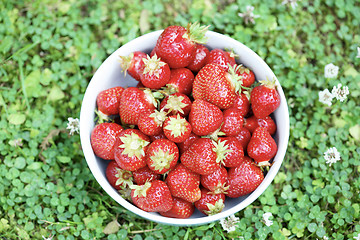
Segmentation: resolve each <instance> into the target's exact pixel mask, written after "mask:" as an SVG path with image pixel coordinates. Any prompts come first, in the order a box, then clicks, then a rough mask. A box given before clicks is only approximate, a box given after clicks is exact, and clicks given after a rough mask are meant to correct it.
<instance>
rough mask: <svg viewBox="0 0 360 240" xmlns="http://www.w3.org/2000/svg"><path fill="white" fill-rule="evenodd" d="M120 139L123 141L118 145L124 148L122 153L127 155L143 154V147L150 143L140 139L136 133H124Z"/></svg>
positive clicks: (138, 156)
mask: <svg viewBox="0 0 360 240" xmlns="http://www.w3.org/2000/svg"><path fill="white" fill-rule="evenodd" d="M120 140H121V141H122V142H123V144H121V145H120V146H119V147H120V148H123V149H124V151H123V154H126V155H128V156H129V157H133V156H136V157H137V158H140V157H141V156H145V151H144V147H145V146H147V145H148V144H149V143H150V142H148V141H146V140H143V139H141V138H140V137H139V135H137V134H136V133H131V134H125V135H124V136H122V137H120Z"/></svg>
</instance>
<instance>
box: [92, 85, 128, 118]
mask: <svg viewBox="0 0 360 240" xmlns="http://www.w3.org/2000/svg"><path fill="white" fill-rule="evenodd" d="M123 91H124V88H123V87H113V88H109V89H105V90H103V91H101V92H100V93H99V94H98V95H97V97H96V104H97V108H98V111H99V112H101V113H102V114H104V115H106V116H110V115H115V114H119V105H120V97H121V94H122V92H123Z"/></svg>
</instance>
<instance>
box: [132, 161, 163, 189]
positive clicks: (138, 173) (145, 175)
mask: <svg viewBox="0 0 360 240" xmlns="http://www.w3.org/2000/svg"><path fill="white" fill-rule="evenodd" d="M132 175H133V178H134V183H136V184H137V185H143V184H145V183H146V182H153V181H155V180H160V178H161V175H160V174H157V173H155V172H154V171H153V170H151V169H150V168H149V167H148V166H147V165H146V166H145V167H143V168H140V169H138V170H135V171H133V172H132Z"/></svg>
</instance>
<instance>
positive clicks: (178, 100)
mask: <svg viewBox="0 0 360 240" xmlns="http://www.w3.org/2000/svg"><path fill="white" fill-rule="evenodd" d="M160 109H162V110H163V111H164V112H166V113H168V114H170V115H176V114H178V113H179V114H180V116H182V117H186V116H187V115H189V112H190V109H191V100H190V98H189V97H188V96H186V95H185V94H183V93H179V92H177V93H174V94H171V95H169V96H167V97H165V98H164V99H163V100H162V101H161V103H160Z"/></svg>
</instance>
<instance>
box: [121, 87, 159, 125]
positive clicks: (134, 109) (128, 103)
mask: <svg viewBox="0 0 360 240" xmlns="http://www.w3.org/2000/svg"><path fill="white" fill-rule="evenodd" d="M155 106H156V100H155V98H154V97H153V95H152V94H151V92H150V91H149V90H147V89H146V90H144V91H143V90H141V89H139V88H136V87H129V88H126V89H125V90H124V91H123V93H122V94H121V98H120V107H119V114H120V118H121V120H122V121H123V122H124V123H125V124H132V125H137V124H138V120H139V116H140V113H142V112H145V111H148V112H153V111H154V110H155Z"/></svg>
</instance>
